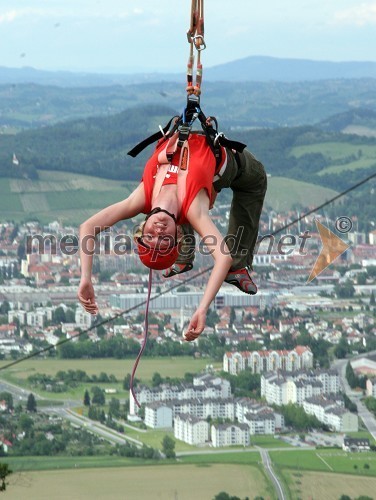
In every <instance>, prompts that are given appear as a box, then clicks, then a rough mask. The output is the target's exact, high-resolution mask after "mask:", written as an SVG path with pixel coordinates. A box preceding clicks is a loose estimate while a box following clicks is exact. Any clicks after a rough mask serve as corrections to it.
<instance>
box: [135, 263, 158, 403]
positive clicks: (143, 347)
mask: <svg viewBox="0 0 376 500" xmlns="http://www.w3.org/2000/svg"><path fill="white" fill-rule="evenodd" d="M152 279H153V271H152V270H151V269H149V283H148V295H147V298H146V307H145V322H144V338H143V340H142V346H141V349H140V352H139V353H138V356H137V358H136V361H135V362H134V365H133V370H132V374H131V383H130V389H131V393H132V396H133V399H134V400H135V403H136V405H137V406H138V407H139V408H141V405H140V403H139V402H138V399H137V398H136V394H135V392H134V388H133V384H134V376H135V374H136V370H137V366H138V363H139V361H140V359H141V356H142V354H143V352H144V350H145V347H146V343H147V341H148V330H149V305H150V295H151V285H152Z"/></svg>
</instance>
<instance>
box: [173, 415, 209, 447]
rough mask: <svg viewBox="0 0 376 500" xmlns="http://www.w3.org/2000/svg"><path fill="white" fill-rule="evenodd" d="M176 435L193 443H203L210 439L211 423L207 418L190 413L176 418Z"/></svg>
mask: <svg viewBox="0 0 376 500" xmlns="http://www.w3.org/2000/svg"><path fill="white" fill-rule="evenodd" d="M174 436H175V437H176V439H179V440H180V441H184V442H185V443H188V444H191V445H203V444H205V443H207V442H208V441H210V425H209V422H207V421H206V420H202V419H201V418H197V417H193V416H192V415H188V414H186V413H185V414H184V413H182V414H180V415H176V417H175V418H174Z"/></svg>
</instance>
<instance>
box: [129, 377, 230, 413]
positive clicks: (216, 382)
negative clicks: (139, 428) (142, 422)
mask: <svg viewBox="0 0 376 500" xmlns="http://www.w3.org/2000/svg"><path fill="white" fill-rule="evenodd" d="M135 393H136V397H137V399H138V401H139V403H140V404H145V405H148V404H150V403H154V402H156V401H165V402H166V401H171V402H172V401H175V400H176V401H187V400H198V399H200V400H206V399H213V400H214V399H228V398H229V397H231V385H230V382H229V381H228V380H225V379H221V378H220V377H215V376H211V375H202V376H198V377H195V378H194V379H193V383H192V384H177V385H170V384H162V385H160V386H158V387H147V386H144V385H142V386H139V387H136V388H135ZM137 413H138V407H137V405H136V403H135V401H134V399H133V396H132V393H130V395H129V415H130V417H131V418H132V417H134V416H136V415H137Z"/></svg>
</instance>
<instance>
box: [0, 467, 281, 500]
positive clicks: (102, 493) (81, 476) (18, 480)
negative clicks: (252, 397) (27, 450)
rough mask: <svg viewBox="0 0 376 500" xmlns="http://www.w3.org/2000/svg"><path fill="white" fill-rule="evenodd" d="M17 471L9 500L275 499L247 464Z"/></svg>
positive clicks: (260, 477) (259, 476) (261, 479)
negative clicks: (226, 495)
mask: <svg viewBox="0 0 376 500" xmlns="http://www.w3.org/2000/svg"><path fill="white" fill-rule="evenodd" d="M76 465H77V466H76V468H75V469H72V470H57V471H38V472H29V471H20V472H17V473H15V474H14V475H13V476H12V477H11V479H10V484H9V486H8V489H7V492H6V497H7V499H8V500H12V499H17V500H18V499H20V498H26V496H27V498H28V500H34V499H35V500H44V499H46V500H47V499H48V500H50V498H53V499H54V500H60V499H61V500H65V499H66V498H79V499H80V500H85V499H87V500H96V499H98V500H102V499H103V498H106V499H107V500H117V499H119V500H120V499H121V500H144V499H145V500H149V499H151V498H153V499H163V500H167V499H170V498H171V499H172V500H173V499H176V498H179V500H191V499H192V498H194V499H196V500H209V499H211V498H213V497H214V496H215V495H216V494H217V493H219V492H220V491H227V492H229V493H230V494H231V495H237V496H239V497H241V498H244V497H245V496H247V495H249V494H250V493H252V497H254V496H263V497H265V498H271V499H273V498H275V497H274V495H273V493H272V490H271V488H270V485H269V483H268V481H267V479H266V478H265V476H264V474H263V473H262V472H261V471H260V470H259V469H258V468H257V467H252V466H249V465H228V464H226V465H225V464H215V465H209V464H205V466H203V465H200V464H198V465H187V464H184V465H164V466H148V467H142V468H140V467H126V468H103V469H82V468H81V466H80V464H79V460H78V463H77V464H76Z"/></svg>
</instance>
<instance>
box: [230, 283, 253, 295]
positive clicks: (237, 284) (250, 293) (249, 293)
mask: <svg viewBox="0 0 376 500" xmlns="http://www.w3.org/2000/svg"><path fill="white" fill-rule="evenodd" d="M225 283H228V284H229V285H234V286H236V288H238V289H239V290H240V291H241V292H243V293H246V294H247V295H256V294H257V292H258V288H257V287H256V291H251V290H250V291H246V290H243V288H242V287H241V286H240V285H239V282H238V281H236V280H234V281H232V280H225ZM255 286H256V285H255Z"/></svg>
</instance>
